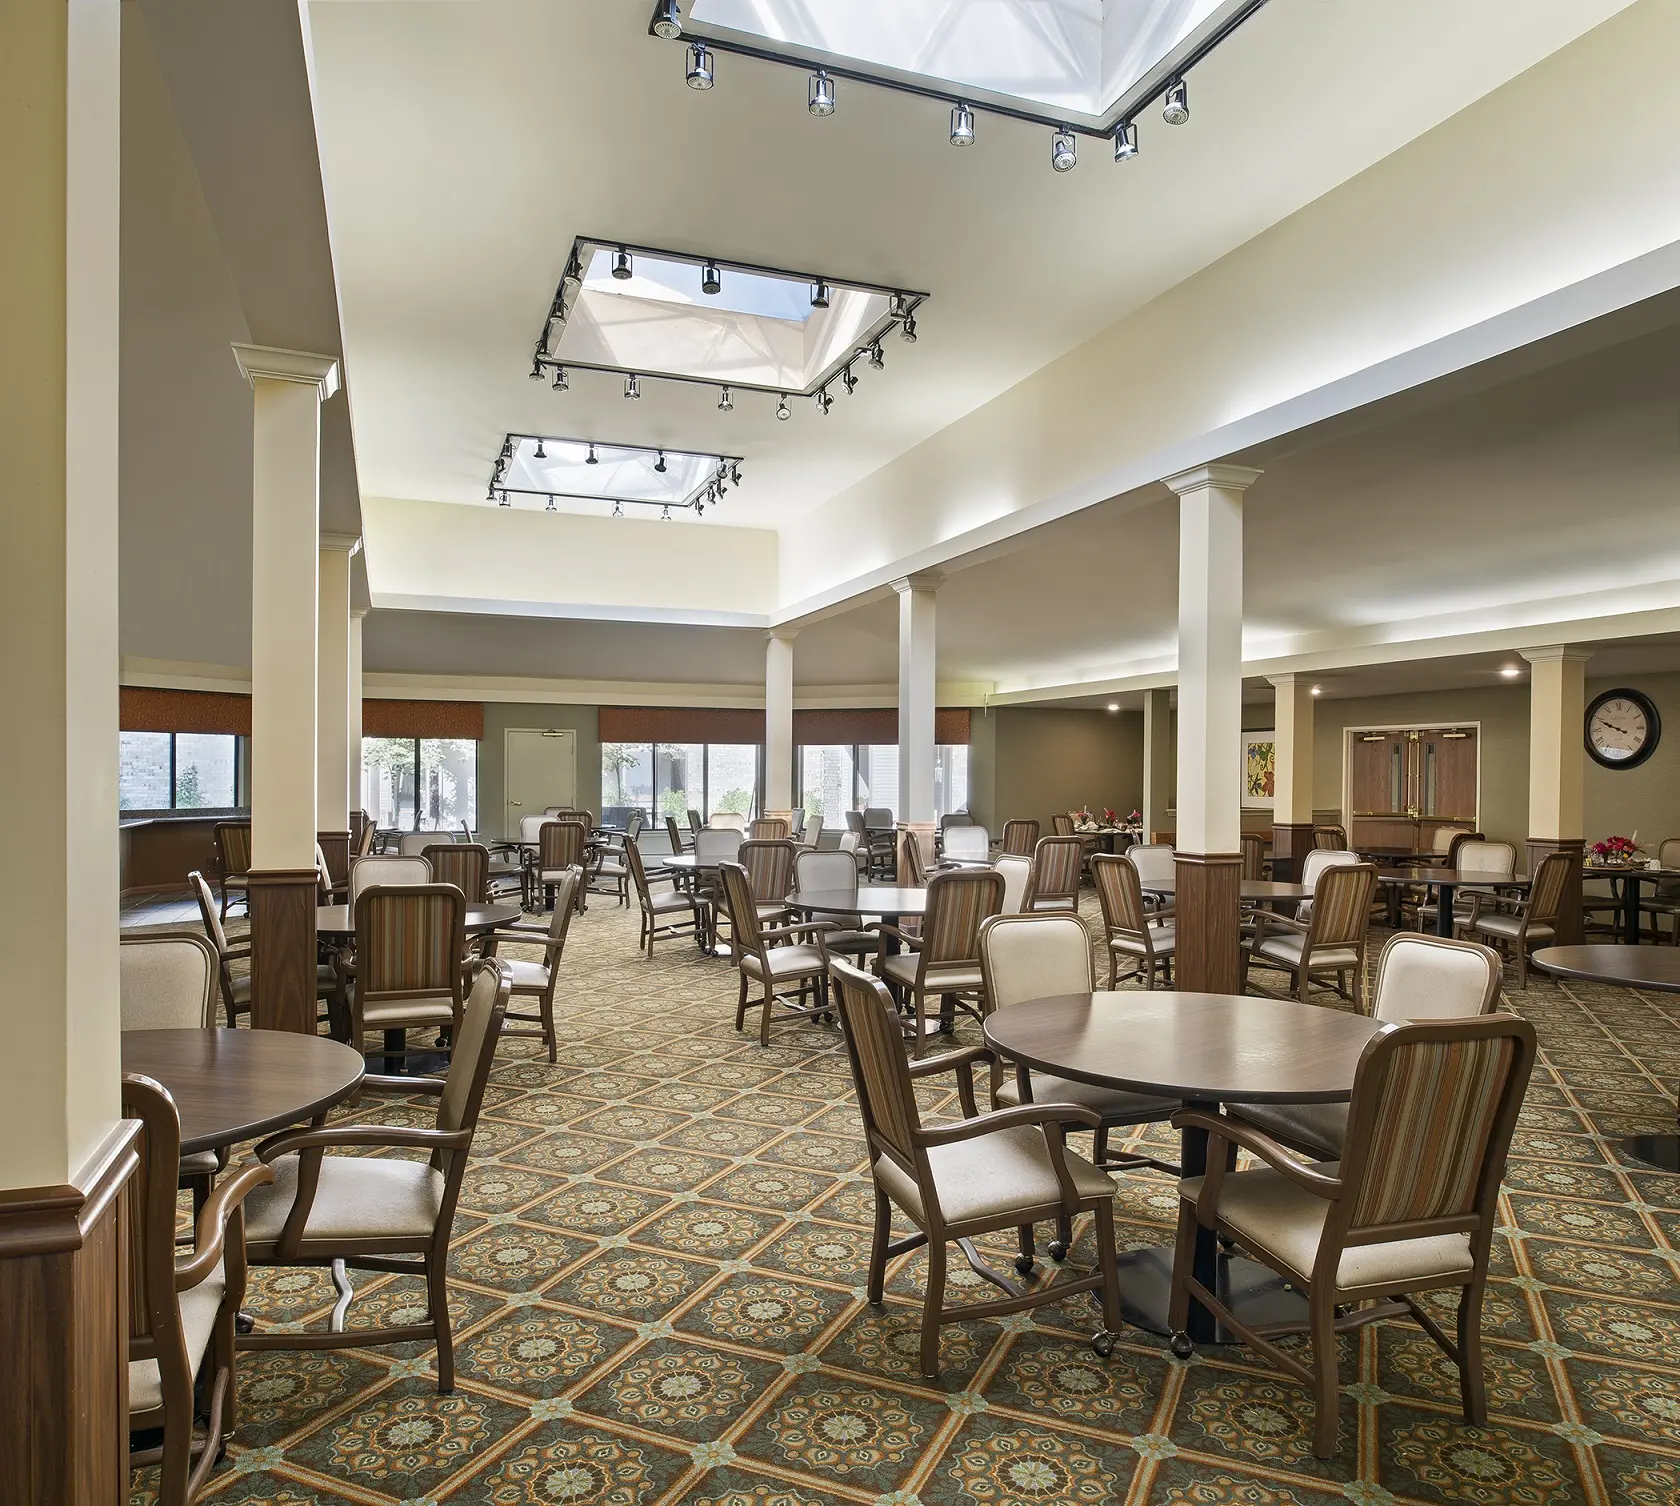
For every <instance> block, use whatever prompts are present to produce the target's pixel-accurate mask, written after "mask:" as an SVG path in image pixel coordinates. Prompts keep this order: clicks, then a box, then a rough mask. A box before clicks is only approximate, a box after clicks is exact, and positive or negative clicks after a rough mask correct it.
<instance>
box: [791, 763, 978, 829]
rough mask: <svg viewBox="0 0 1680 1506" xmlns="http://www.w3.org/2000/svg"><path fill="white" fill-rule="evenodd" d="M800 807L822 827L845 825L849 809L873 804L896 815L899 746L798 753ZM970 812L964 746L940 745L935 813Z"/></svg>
mask: <svg viewBox="0 0 1680 1506" xmlns="http://www.w3.org/2000/svg"><path fill="white" fill-rule="evenodd" d="M797 767H798V770H799V803H800V805H802V806H803V807H804V808H805V809H806V810H807V811H809V812H810V813H811V814H812V815H821V816H822V818H823V825H824V826H827V827H843V826H844V825H845V824H846V812H847V811H861V810H865V809H868V808H869V807H871V806H874V807H877V808H880V809H885V810H889V811H892V812H893V815H894V819H895V820H896V819H897V814H898V745H897V744H896V743H870V744H859V745H858V746H856V747H848V746H845V745H843V744H838V745H833V746H819V745H813V746H810V747H802V748H800V750H799V758H798V761H797ZM967 809H968V744H967V743H941V744H939V746H937V747H936V748H935V749H934V750H933V811H934V815H935V816H946V815H949V814H950V813H951V812H952V811H962V810H967Z"/></svg>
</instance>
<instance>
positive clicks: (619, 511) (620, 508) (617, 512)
mask: <svg viewBox="0 0 1680 1506" xmlns="http://www.w3.org/2000/svg"><path fill="white" fill-rule="evenodd" d="M613 516H614V517H615V518H622V517H623V516H624V504H623V503H622V502H614V503H613Z"/></svg>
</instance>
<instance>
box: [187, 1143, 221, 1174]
mask: <svg viewBox="0 0 1680 1506" xmlns="http://www.w3.org/2000/svg"><path fill="white" fill-rule="evenodd" d="M221 1169H222V1168H221V1165H220V1163H219V1162H218V1161H217V1160H216V1152H215V1151H213V1150H195V1151H193V1152H192V1153H191V1154H190V1155H185V1156H182V1157H181V1176H182V1177H183V1179H184V1178H186V1177H213V1176H215V1174H216V1173H217V1172H218V1171H220V1170H221Z"/></svg>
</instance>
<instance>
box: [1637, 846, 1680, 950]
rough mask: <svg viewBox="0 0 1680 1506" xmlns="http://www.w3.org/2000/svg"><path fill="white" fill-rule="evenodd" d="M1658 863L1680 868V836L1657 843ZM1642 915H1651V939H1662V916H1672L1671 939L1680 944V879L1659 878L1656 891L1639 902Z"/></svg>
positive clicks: (1662, 865)
mask: <svg viewBox="0 0 1680 1506" xmlns="http://www.w3.org/2000/svg"><path fill="white" fill-rule="evenodd" d="M1657 863H1658V864H1659V866H1661V867H1663V868H1680V837H1664V838H1663V840H1662V841H1661V842H1659V843H1658V844H1657ZM1639 910H1640V913H1641V914H1642V915H1649V916H1650V917H1651V939H1652V940H1653V941H1661V940H1662V918H1663V916H1665V915H1667V916H1669V917H1670V920H1671V925H1670V929H1669V937H1670V939H1671V940H1672V941H1673V942H1674V943H1675V944H1676V945H1677V946H1680V879H1671V878H1669V879H1659V880H1658V882H1657V886H1656V892H1655V893H1654V894H1652V895H1651V896H1650V897H1649V898H1648V899H1642V900H1640V902H1639Z"/></svg>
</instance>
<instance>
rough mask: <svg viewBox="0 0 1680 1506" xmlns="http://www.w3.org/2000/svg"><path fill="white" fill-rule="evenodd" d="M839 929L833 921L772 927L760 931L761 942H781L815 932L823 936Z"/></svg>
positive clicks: (816, 921)
mask: <svg viewBox="0 0 1680 1506" xmlns="http://www.w3.org/2000/svg"><path fill="white" fill-rule="evenodd" d="M837 930H839V927H838V926H836V925H835V924H834V922H833V921H832V920H802V921H800V922H799V923H798V924H796V925H790V926H772V927H771V928H770V929H769V930H767V931H760V932H759V933H758V939H759V940H760V941H779V940H780V939H781V938H782V937H783V936H807V935H809V934H810V933H812V932H813V931H814V932H816V933H818V935H821V934H822V933H823V932H825V931H837Z"/></svg>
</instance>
